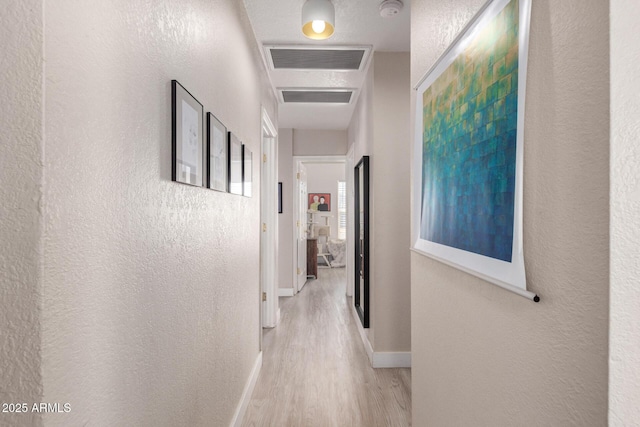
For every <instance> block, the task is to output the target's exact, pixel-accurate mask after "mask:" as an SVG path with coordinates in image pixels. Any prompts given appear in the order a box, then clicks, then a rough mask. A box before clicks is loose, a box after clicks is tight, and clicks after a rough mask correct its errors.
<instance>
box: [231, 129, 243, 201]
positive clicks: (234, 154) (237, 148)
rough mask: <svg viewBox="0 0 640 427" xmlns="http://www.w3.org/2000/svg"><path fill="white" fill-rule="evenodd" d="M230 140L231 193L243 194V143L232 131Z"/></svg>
mask: <svg viewBox="0 0 640 427" xmlns="http://www.w3.org/2000/svg"><path fill="white" fill-rule="evenodd" d="M228 140H229V148H228V153H229V161H228V164H229V193H232V194H238V195H240V196H242V143H241V142H240V140H239V139H238V137H237V136H235V135H234V134H233V133H232V132H228Z"/></svg>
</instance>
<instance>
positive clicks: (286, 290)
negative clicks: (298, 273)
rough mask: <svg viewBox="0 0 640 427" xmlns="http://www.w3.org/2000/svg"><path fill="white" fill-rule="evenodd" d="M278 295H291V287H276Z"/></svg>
mask: <svg viewBox="0 0 640 427" xmlns="http://www.w3.org/2000/svg"><path fill="white" fill-rule="evenodd" d="M278 296H279V297H292V296H293V288H278Z"/></svg>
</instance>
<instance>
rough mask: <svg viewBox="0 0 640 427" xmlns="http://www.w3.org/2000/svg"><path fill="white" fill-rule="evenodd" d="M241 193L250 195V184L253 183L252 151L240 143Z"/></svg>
mask: <svg viewBox="0 0 640 427" xmlns="http://www.w3.org/2000/svg"><path fill="white" fill-rule="evenodd" d="M242 158H243V162H242V195H243V196H246V197H251V186H252V184H253V168H252V166H253V153H251V150H249V149H248V148H247V146H246V145H244V144H242Z"/></svg>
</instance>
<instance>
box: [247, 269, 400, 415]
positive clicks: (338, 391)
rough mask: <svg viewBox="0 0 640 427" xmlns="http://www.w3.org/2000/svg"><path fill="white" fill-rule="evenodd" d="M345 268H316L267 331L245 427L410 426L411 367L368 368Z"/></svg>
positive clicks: (286, 300)
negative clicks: (316, 273) (348, 295)
mask: <svg viewBox="0 0 640 427" xmlns="http://www.w3.org/2000/svg"><path fill="white" fill-rule="evenodd" d="M345 282H346V278H345V269H344V268H338V269H320V271H319V279H318V280H310V281H308V282H307V284H306V285H305V287H304V288H303V289H302V291H301V292H300V293H299V294H298V295H296V296H295V297H288V298H280V310H281V320H280V324H279V325H278V326H277V327H276V328H274V329H265V332H264V341H263V365H262V371H261V372H260V377H259V378H258V382H257V384H256V387H255V390H254V392H253V396H252V398H251V401H250V403H249V407H248V408H247V412H246V414H245V417H244V422H243V426H269V427H271V426H277V427H285V426H286V427H315V426H322V427H324V426H327V427H329V426H331V427H333V426H349V427H351V426H362V427H373V426H410V425H411V370H410V369H373V368H371V365H370V364H369V360H368V358H367V355H366V353H365V350H364V346H363V344H362V340H361V339H360V336H359V334H358V330H357V327H356V323H355V319H354V318H353V316H352V314H351V311H350V306H349V305H348V304H351V299H347V298H346V296H345Z"/></svg>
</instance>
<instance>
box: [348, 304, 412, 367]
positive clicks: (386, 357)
mask: <svg viewBox="0 0 640 427" xmlns="http://www.w3.org/2000/svg"><path fill="white" fill-rule="evenodd" d="M351 313H352V314H353V318H354V319H355V320H356V325H357V327H358V332H359V333H360V338H361V339H362V344H364V349H365V351H366V352H367V357H368V358H369V363H370V364H371V367H372V368H410V367H411V352H410V351H393V352H391V351H389V352H385V351H377V352H376V351H373V347H372V346H371V342H370V341H369V337H368V336H367V333H366V332H365V330H364V328H363V327H362V322H361V321H360V316H358V312H357V311H356V309H355V307H353V306H351Z"/></svg>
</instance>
